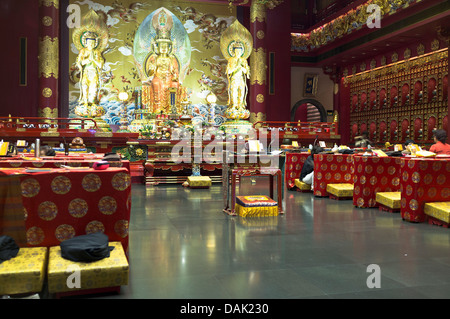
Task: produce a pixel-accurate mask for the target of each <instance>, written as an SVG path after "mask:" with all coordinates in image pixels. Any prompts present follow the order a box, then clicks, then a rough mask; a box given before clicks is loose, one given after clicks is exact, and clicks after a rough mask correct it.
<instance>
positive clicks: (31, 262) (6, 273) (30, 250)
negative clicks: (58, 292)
mask: <svg viewBox="0 0 450 319" xmlns="http://www.w3.org/2000/svg"><path fill="white" fill-rule="evenodd" d="M47 255H48V249H47V247H25V248H20V249H19V252H18V253H17V256H16V257H14V258H11V259H9V260H6V261H4V262H2V263H1V264H0V295H17V294H28V293H38V292H41V290H42V286H43V283H44V278H45V267H47V257H48V256H47Z"/></svg>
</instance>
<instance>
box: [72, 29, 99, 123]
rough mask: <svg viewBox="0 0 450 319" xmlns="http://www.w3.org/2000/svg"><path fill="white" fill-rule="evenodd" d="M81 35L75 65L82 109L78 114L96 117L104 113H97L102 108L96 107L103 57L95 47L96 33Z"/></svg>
mask: <svg viewBox="0 0 450 319" xmlns="http://www.w3.org/2000/svg"><path fill="white" fill-rule="evenodd" d="M83 37H84V39H83V44H84V45H83V49H81V51H80V53H79V54H78V57H77V60H76V65H77V67H78V69H79V70H80V99H79V104H80V105H81V106H82V108H81V109H82V110H83V111H81V113H82V114H79V115H81V116H88V115H90V116H93V117H98V116H102V115H104V114H98V113H102V111H103V109H102V108H100V109H97V106H98V91H99V84H100V74H101V70H102V68H103V64H104V59H103V57H102V55H101V52H99V51H98V49H96V47H97V43H98V40H97V36H96V34H93V33H91V32H87V33H85V35H84V36H83ZM89 110H90V111H89ZM103 113H104V112H103Z"/></svg>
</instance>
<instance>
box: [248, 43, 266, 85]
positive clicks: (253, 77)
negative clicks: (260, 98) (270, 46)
mask: <svg viewBox="0 0 450 319" xmlns="http://www.w3.org/2000/svg"><path fill="white" fill-rule="evenodd" d="M266 70H267V65H266V51H265V50H264V49H263V48H259V49H253V52H252V54H251V56H250V84H252V85H253V84H260V85H263V84H266Z"/></svg>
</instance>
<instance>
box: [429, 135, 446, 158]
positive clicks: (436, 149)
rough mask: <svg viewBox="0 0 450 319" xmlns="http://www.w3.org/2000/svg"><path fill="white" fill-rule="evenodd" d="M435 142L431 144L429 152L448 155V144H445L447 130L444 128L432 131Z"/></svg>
mask: <svg viewBox="0 0 450 319" xmlns="http://www.w3.org/2000/svg"><path fill="white" fill-rule="evenodd" d="M433 134H434V142H435V144H433V145H431V147H430V152H433V153H436V155H442V154H445V155H450V144H447V143H446V141H447V132H446V131H444V130H436V131H434V132H433Z"/></svg>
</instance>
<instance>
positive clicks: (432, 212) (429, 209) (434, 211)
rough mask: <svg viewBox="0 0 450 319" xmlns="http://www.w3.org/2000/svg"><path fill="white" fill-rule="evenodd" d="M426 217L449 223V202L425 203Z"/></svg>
mask: <svg viewBox="0 0 450 319" xmlns="http://www.w3.org/2000/svg"><path fill="white" fill-rule="evenodd" d="M424 212H425V214H426V215H428V216H431V217H434V218H436V219H439V220H441V221H443V222H446V223H450V202H434V203H425V208H424Z"/></svg>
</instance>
